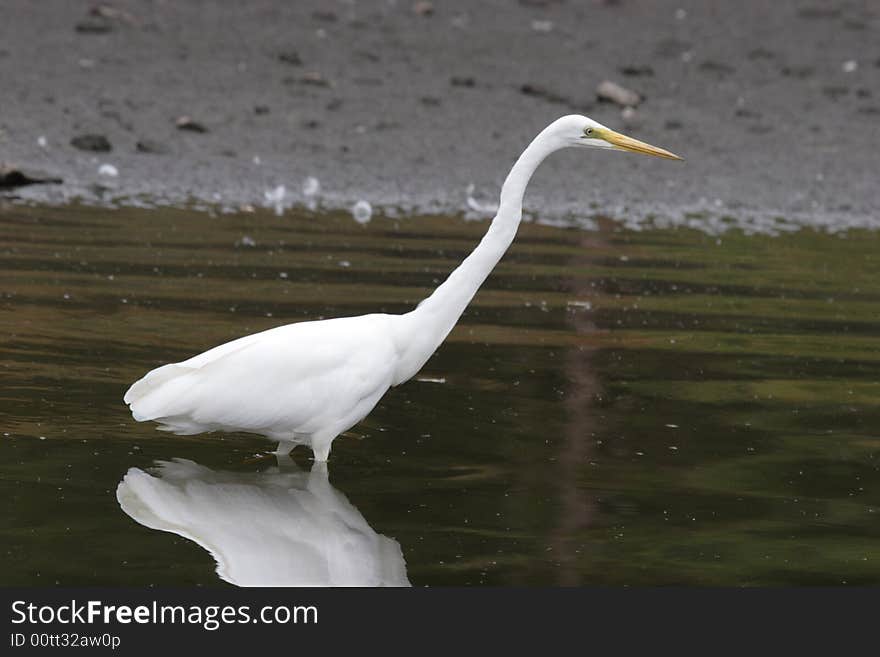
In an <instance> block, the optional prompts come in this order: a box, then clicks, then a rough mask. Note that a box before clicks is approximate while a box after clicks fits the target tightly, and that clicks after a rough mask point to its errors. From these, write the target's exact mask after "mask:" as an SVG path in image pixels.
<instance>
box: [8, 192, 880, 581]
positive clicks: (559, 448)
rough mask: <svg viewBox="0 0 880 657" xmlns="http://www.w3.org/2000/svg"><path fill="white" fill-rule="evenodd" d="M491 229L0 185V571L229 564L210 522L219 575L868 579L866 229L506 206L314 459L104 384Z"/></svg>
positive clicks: (291, 317) (385, 301)
mask: <svg viewBox="0 0 880 657" xmlns="http://www.w3.org/2000/svg"><path fill="white" fill-rule="evenodd" d="M484 229H485V224H483V223H468V222H464V221H461V220H458V219H451V218H441V217H423V218H418V219H409V220H399V221H398V220H392V219H376V220H374V221H373V222H371V223H370V224H369V225H368V226H366V227H363V226H360V225H358V224H356V223H354V222H353V221H352V220H351V219H350V218H349V217H348V216H342V215H339V216H334V215H329V216H321V217H314V216H313V217H308V216H305V217H293V216H285V217H280V218H279V217H275V216H271V215H268V214H260V213H257V214H244V215H220V216H214V217H211V216H208V215H207V214H197V213H186V212H183V211H178V210H161V211H159V210H152V211H148V210H144V211H137V210H125V211H108V210H95V209H84V208H70V209H60V210H50V209H23V208H5V209H2V210H0V234H2V238H0V239H2V246H0V254H2V255H0V258H2V284H0V291H2V298H0V338H2V342H0V368H2V369H0V371H2V374H3V387H2V400H0V412H2V427H0V429H2V435H0V490H2V497H3V499H4V505H3V509H4V513H3V521H2V526H0V545H2V554H3V560H2V565H0V581H2V583H3V584H28V585H30V584H43V585H55V584H70V585H73V584H111V585H149V584H156V585H163V584H178V585H191V584H204V585H225V584H224V583H223V581H222V580H221V579H220V577H218V574H217V572H216V565H215V559H214V558H213V557H212V556H211V554H209V552H208V551H206V549H207V550H210V551H211V552H212V553H213V554H214V555H216V556H217V559H218V560H219V561H220V562H221V571H222V574H223V576H224V578H225V579H227V580H230V581H233V582H238V583H249V582H256V581H260V582H264V583H265V582H276V583H279V584H290V583H296V582H300V583H305V582H306V581H311V582H312V583H315V582H317V583H320V582H321V581H322V578H325V579H326V577H329V576H327V573H325V572H324V571H325V570H327V568H328V566H327V564H328V563H329V564H331V567H330V570H332V571H333V572H334V573H335V575H333V577H335V578H336V579H335V580H333V581H344V580H345V577H346V573H348V575H349V576H351V577H355V575H357V577H361V579H357V577H355V580H356V581H365V580H364V579H363V577H367V579H368V580H369V577H373V578H374V579H377V581H385V582H388V583H401V582H400V580H401V578H405V579H408V580H409V581H410V582H411V583H412V584H414V585H444V584H472V585H479V584H495V585H505V584H521V585H522V584H525V585H537V584H565V585H568V584H602V585H623V584H629V585H640V584H688V585H694V584H697V585H719V584H720V585H780V584H842V583H846V584H878V583H880V470H878V465H880V349H878V344H880V342H878V338H880V318H878V309H880V255H878V253H880V248H878V247H880V236H878V235H877V234H873V233H848V234H846V235H845V236H842V237H838V236H829V235H825V234H819V233H814V232H811V231H802V232H800V233H797V234H793V235H786V236H782V237H776V238H769V237H754V236H753V237H748V236H744V235H742V234H736V233H734V234H728V235H724V236H722V237H721V238H716V237H709V236H706V235H704V234H701V233H698V232H691V231H687V230H666V231H656V232H644V233H630V232H621V231H619V230H617V229H616V228H615V227H614V226H613V225H612V224H607V225H602V226H601V228H600V230H599V231H596V232H583V231H579V230H575V229H568V230H566V229H560V228H551V227H547V226H538V225H533V224H528V225H524V226H523V228H522V231H521V233H520V236H519V237H518V239H517V241H516V243H515V245H514V247H513V249H512V251H511V252H510V253H509V254H508V256H507V257H506V258H505V259H504V261H503V262H502V264H501V265H500V266H499V267H498V269H497V270H496V273H495V274H494V275H493V276H492V277H491V278H490V279H489V281H488V282H487V284H486V286H485V287H484V289H483V290H482V291H481V292H480V293H479V294H478V296H477V298H476V299H475V302H474V303H473V304H472V306H471V307H470V308H469V310H468V311H467V312H466V314H465V316H464V317H463V319H462V321H461V323H460V325H459V326H458V328H457V329H456V330H455V332H454V333H453V334H452V336H451V337H450V339H449V340H448V342H447V343H446V344H444V345H443V346H442V347H441V349H440V350H439V352H438V353H437V354H436V355H435V357H434V358H432V359H431V360H430V361H429V363H428V365H427V366H426V368H425V370H424V371H423V372H422V374H421V375H420V378H421V380H415V381H411V382H410V383H408V384H406V385H404V386H402V387H400V388H397V389H394V390H392V391H391V392H390V393H389V394H388V395H387V396H386V397H385V399H383V401H382V402H381V403H380V405H379V406H378V407H377V409H376V410H375V411H374V412H373V414H372V415H371V416H370V417H369V418H368V419H367V421H366V422H365V423H363V424H362V425H360V426H358V427H357V428H356V433H357V434H358V436H356V437H343V438H340V439H338V440H337V441H336V443H335V444H334V448H333V454H332V457H331V461H330V468H329V480H328V479H327V477H326V475H325V474H323V473H321V472H314V473H312V474H311V475H309V474H307V471H308V469H309V467H310V460H309V453H308V452H307V451H302V452H296V453H295V455H294V456H295V460H296V462H297V464H293V463H286V464H284V463H282V464H281V465H280V466H278V465H276V463H275V461H274V459H255V458H254V455H256V454H258V453H260V452H262V451H264V450H265V449H266V448H267V447H268V443H266V442H264V441H263V440H262V439H260V438H259V437H255V436H248V435H244V434H241V435H225V436H224V435H217V434H214V435H206V436H194V437H177V436H173V435H167V434H163V433H160V432H157V431H155V430H154V428H153V426H152V425H150V424H137V423H135V422H134V421H133V420H132V419H131V418H130V416H129V414H128V411H127V409H126V407H125V406H124V404H123V403H122V394H123V392H124V391H125V389H126V387H127V385H128V384H129V383H130V382H132V381H134V380H135V379H136V378H138V377H139V376H141V375H142V374H143V373H144V372H145V371H147V370H149V369H151V368H153V367H155V366H157V365H159V364H162V363H165V362H170V361H175V360H180V359H183V358H185V357H187V356H190V355H192V354H194V353H196V352H199V351H202V350H204V349H206V348H208V347H211V346H213V345H215V344H218V343H220V342H223V341H226V340H229V339H232V338H235V337H238V336H240V335H243V334H246V333H250V332H253V331H257V330H260V329H264V328H267V327H270V326H274V325H277V324H280V323H286V322H290V321H297V320H301V319H306V318H316V317H329V316H335V315H346V314H360V313H365V312H371V311H376V310H384V311H388V312H396V311H403V310H406V309H408V308H409V307H411V305H412V304H413V303H415V302H417V301H418V300H419V299H421V298H422V297H423V296H424V295H425V293H426V291H427V290H428V288H430V287H432V286H434V285H435V284H436V283H437V282H438V281H439V280H441V279H442V277H444V276H445V275H446V274H447V273H448V272H449V271H450V270H451V269H452V268H453V267H454V266H455V265H456V264H457V262H458V261H459V260H460V259H461V258H462V257H463V256H464V255H465V254H466V253H467V252H468V251H469V250H470V249H471V248H472V246H473V245H474V244H475V242H476V240H477V239H478V237H479V235H480V234H481V233H482V231H483V230H484ZM245 236H247V238H250V239H247V238H246V237H245ZM251 240H253V242H255V244H254V245H249V244H250V243H251ZM175 458H177V459H186V461H182V462H177V464H176V465H172V466H166V467H165V469H164V470H162V471H159V472H158V473H156V472H155V471H153V472H154V474H152V475H150V474H144V473H143V472H141V471H140V470H147V471H149V468H150V467H151V466H152V464H153V463H154V462H155V461H156V460H170V459H175ZM130 468H136V469H139V470H134V471H132V472H133V474H132V475H131V477H132V478H133V479H132V481H131V482H130V483H131V484H132V486H134V484H135V483H137V484H138V485H139V486H140V488H139V489H138V490H137V491H135V493H132V492H131V491H132V490H134V488H131V487H130V488H129V496H128V498H126V499H127V502H126V501H125V499H124V500H123V502H124V503H123V506H126V510H127V512H126V510H123V508H121V507H120V503H119V502H118V501H117V486H118V484H119V483H120V481H121V480H122V478H123V476H125V474H126V472H127V471H129V469H130ZM298 468H299V469H301V470H303V472H299V471H298ZM134 479H137V481H136V482H135V481H134ZM123 498H125V495H123ZM130 515H133V516H135V517H138V518H139V519H140V522H136V521H135V520H133V519H132V517H130ZM145 525H146V526H145ZM151 526H152V527H156V528H158V529H165V530H166V531H158V530H157V529H151V528H150V527H151ZM184 537H188V538H184ZM189 539H193V540H189ZM200 545H201V546H200ZM398 545H399V548H398V547H397V546H398ZM404 560H405V565H404ZM404 569H405V575H404V574H403V573H404ZM340 573H341V574H340ZM364 573H367V575H364ZM353 574H354V575H353ZM325 576H326V577H325ZM310 578H311V579H310ZM340 578H341V579H340ZM331 579H332V578H331ZM405 579H404V581H405Z"/></svg>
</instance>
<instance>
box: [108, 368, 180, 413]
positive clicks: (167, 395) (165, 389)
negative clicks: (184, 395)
mask: <svg viewBox="0 0 880 657" xmlns="http://www.w3.org/2000/svg"><path fill="white" fill-rule="evenodd" d="M194 371H196V370H194V369H193V368H191V367H184V366H182V365H180V364H178V363H172V364H170V365H163V366H162V367H157V368H156V369H154V370H153V371H151V372H148V373H147V374H146V375H145V376H144V377H143V378H142V379H140V380H138V381H135V383H133V384H132V386H131V387H130V388H129V389H128V391H127V392H126V393H125V397H123V400H124V401H125V403H126V404H128V405H129V407H130V408H131V414H132V416H134V419H135V420H137V421H138V422H144V421H146V420H155V419H157V418H161V417H164V416H165V415H169V414H175V413H174V411H172V410H171V409H170V408H169V404H173V403H174V402H175V401H179V400H180V392H182V390H181V388H182V387H183V386H186V385H187V384H186V383H185V381H184V380H183V379H184V378H185V377H186V376H187V375H189V374H192V373H193V372H194ZM169 411H171V412H170V413H169Z"/></svg>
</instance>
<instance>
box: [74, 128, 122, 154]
mask: <svg viewBox="0 0 880 657" xmlns="http://www.w3.org/2000/svg"><path fill="white" fill-rule="evenodd" d="M70 145H71V146H73V147H74V148H78V149H79V150H81V151H91V152H92V153H109V152H110V151H112V150H113V146H112V145H111V144H110V141H109V140H108V139H107V138H106V137H105V136H104V135H97V134H91V133H90V134H85V135H77V136H76V137H74V138H73V139H71V140H70Z"/></svg>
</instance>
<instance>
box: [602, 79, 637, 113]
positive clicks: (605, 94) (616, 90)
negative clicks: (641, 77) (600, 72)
mask: <svg viewBox="0 0 880 657" xmlns="http://www.w3.org/2000/svg"><path fill="white" fill-rule="evenodd" d="M596 96H597V97H598V98H599V100H602V101H610V102H612V103H615V104H617V105H620V106H621V107H635V106H636V105H638V104H639V103H641V102H642V97H641V96H639V94H637V93H636V92H635V91H632V90H630V89H627V88H626V87H622V86H620V85H619V84H617V83H616V82H612V81H611V80H603V81H602V82H600V83H599V86H598V87H596Z"/></svg>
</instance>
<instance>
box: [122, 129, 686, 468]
mask: <svg viewBox="0 0 880 657" xmlns="http://www.w3.org/2000/svg"><path fill="white" fill-rule="evenodd" d="M568 146H589V147H593V148H606V149H608V148H613V149H616V150H630V151H636V152H643V153H647V154H651V155H659V156H661V157H670V158H674V159H678V158H677V157H676V156H674V155H672V154H671V153H668V152H667V151H663V150H662V149H658V148H655V147H653V146H649V145H647V144H644V143H642V142H638V141H636V140H633V139H630V138H629V137H625V136H623V135H619V134H618V133H615V132H613V131H611V130H609V129H608V128H605V127H604V126H602V125H601V124H599V123H596V122H595V121H592V120H591V119H588V118H586V117H583V116H566V117H562V118H561V119H558V120H557V121H555V122H553V123H552V124H550V125H549V126H548V127H547V128H546V129H544V131H542V132H541V133H540V134H539V135H538V136H537V137H536V138H535V139H534V141H532V143H531V144H530V145H529V146H528V148H526V150H525V151H524V152H523V154H522V155H521V156H520V158H519V159H518V160H517V162H516V164H515V165H514V166H513V169H512V170H511V172H510V174H509V175H508V177H507V179H506V180H505V183H504V186H503V187H502V190H501V202H500V205H499V209H498V214H497V215H496V216H495V219H494V220H493V221H492V224H491V225H490V227H489V230H488V231H487V232H486V235H485V236H484V237H483V239H482V240H481V241H480V244H479V245H478V246H477V247H476V248H475V249H474V251H473V252H472V253H471V254H470V255H469V256H468V257H467V258H466V259H465V260H464V262H462V264H461V265H460V266H459V267H458V268H457V269H456V270H455V271H454V272H452V274H450V276H449V278H447V279H446V281H445V282H444V283H443V284H442V285H440V286H439V287H438V288H437V289H436V290H435V291H434V293H433V294H432V295H431V296H430V297H428V298H427V299H425V300H424V301H423V302H422V303H420V304H419V306H418V307H417V308H416V309H414V310H413V311H411V312H409V313H405V314H402V315H389V314H371V315H361V316H358V317H345V318H338V319H329V320H321V321H312V322H300V323H297V324H288V325H286V326H279V327H277V328H273V329H270V330H268V331H263V332H262V333H256V334H253V335H248V336H245V337H243V338H239V339H237V340H233V341H232V342H228V343H226V344H223V345H220V346H218V347H215V348H213V349H210V350H208V351H206V352H204V353H202V354H199V355H197V356H194V357H193V358H190V359H189V360H186V361H183V362H180V363H175V364H171V365H165V366H163V367H159V368H157V369H155V370H153V371H151V372H149V373H148V374H147V375H146V376H144V377H143V378H142V379H140V380H139V381H137V382H136V383H135V384H134V385H132V386H131V388H129V390H128V392H127V393H126V394H125V402H126V403H127V404H129V406H130V407H131V410H132V414H133V416H134V418H135V419H136V420H138V421H145V420H155V421H157V422H159V423H160V425H161V426H160V428H162V429H165V430H169V431H174V432H175V433H179V434H194V433H201V432H204V431H248V432H253V433H258V434H262V435H264V436H267V437H269V438H271V439H273V440H277V441H279V452H282V453H283V452H288V451H290V449H291V448H292V447H293V446H294V445H296V444H305V445H309V446H311V448H312V450H313V452H314V454H315V459H316V460H318V461H324V460H326V459H327V457H328V456H329V454H330V445H331V443H332V441H333V439H334V438H336V436H338V435H339V434H341V433H342V432H344V431H346V430H348V429H349V428H351V427H353V426H354V425H355V424H357V423H358V422H360V421H361V420H362V419H364V418H365V417H366V416H367V415H368V414H369V412H370V411H371V410H372V409H373V407H374V406H375V405H376V403H378V401H379V399H381V398H382V396H383V395H384V394H385V392H386V391H387V390H388V388H390V387H391V386H394V385H398V384H400V383H403V382H404V381H407V380H408V379H410V378H411V377H412V376H414V375H415V374H416V373H417V372H418V371H419V370H420V369H421V367H422V365H424V363H425V362H426V361H427V360H428V358H430V356H431V354H433V353H434V351H435V349H436V348H437V347H438V346H439V345H440V344H441V343H442V342H443V340H444V339H445V338H446V336H447V335H448V334H449V332H450V331H451V330H452V328H453V327H454V326H455V323H456V322H457V321H458V318H459V317H460V316H461V314H462V313H463V312H464V309H465V308H466V307H467V304H468V303H469V302H470V300H471V299H472V298H473V296H474V294H476V292H477V290H478V289H479V287H480V285H481V284H482V283H483V281H484V280H485V279H486V277H487V276H488V275H489V273H490V272H491V271H492V269H493V268H494V266H495V265H496V264H497V262H498V261H499V260H500V259H501V257H502V256H503V255H504V253H505V251H506V250H507V248H508V247H509V246H510V243H511V242H512V241H513V238H514V237H515V235H516V230H517V228H518V226H519V223H520V220H521V217H522V200H523V194H524V193H525V188H526V185H527V184H528V181H529V179H530V178H531V176H532V173H533V172H534V171H535V169H536V168H537V167H538V165H539V164H540V163H541V162H542V161H543V160H544V158H546V157H547V156H548V155H549V154H550V153H552V152H554V151H556V150H559V149H561V148H565V147H568Z"/></svg>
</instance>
